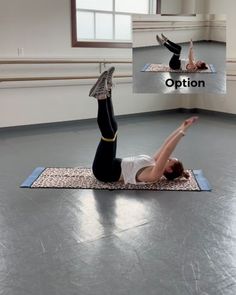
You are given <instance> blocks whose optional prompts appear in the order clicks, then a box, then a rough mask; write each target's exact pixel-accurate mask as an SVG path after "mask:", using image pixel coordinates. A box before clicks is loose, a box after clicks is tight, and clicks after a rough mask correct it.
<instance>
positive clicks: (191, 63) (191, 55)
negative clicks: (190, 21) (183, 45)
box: [188, 39, 196, 69]
mask: <svg viewBox="0 0 236 295" xmlns="http://www.w3.org/2000/svg"><path fill="white" fill-rule="evenodd" d="M188 67H190V68H192V69H194V68H195V67H196V65H195V62H194V52H193V41H192V39H191V41H190V45H189V51H188Z"/></svg>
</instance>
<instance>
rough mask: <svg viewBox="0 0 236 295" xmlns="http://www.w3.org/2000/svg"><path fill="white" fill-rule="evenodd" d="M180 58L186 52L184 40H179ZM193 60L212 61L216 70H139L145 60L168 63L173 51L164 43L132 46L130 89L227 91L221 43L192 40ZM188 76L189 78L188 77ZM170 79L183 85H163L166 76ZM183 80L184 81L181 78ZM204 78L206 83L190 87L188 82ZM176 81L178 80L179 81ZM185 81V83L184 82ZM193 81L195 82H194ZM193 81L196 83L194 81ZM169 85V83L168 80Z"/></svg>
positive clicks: (155, 91) (222, 45)
mask: <svg viewBox="0 0 236 295" xmlns="http://www.w3.org/2000/svg"><path fill="white" fill-rule="evenodd" d="M181 46H182V52H181V58H184V59H186V58H187V56H188V47H189V45H188V44H187V43H184V44H181ZM194 52H195V57H196V60H198V59H200V60H204V61H206V62H207V63H209V64H213V65H214V67H215V69H216V73H211V74H208V73H204V74H201V73H195V74H194V73H191V74H182V73H156V72H141V70H142V68H143V66H144V65H145V64H146V63H154V64H155V63H164V64H168V63H169V60H170V57H171V56H172V54H171V53H170V52H169V51H168V50H167V49H166V48H165V47H163V46H152V47H143V48H133V90H134V92H136V93H171V94H179V93H182V94H189V93H219V94H224V93H226V77H225V60H226V46H225V44H224V43H217V42H196V43H195V44H194ZM188 78H189V80H188ZM167 79H172V80H173V81H174V82H175V81H180V82H182V86H181V87H179V88H177V89H175V86H172V87H168V86H166V80H167ZM184 80H185V81H186V82H183V81H184ZM192 81H196V82H197V85H198V82H199V81H204V83H205V87H202V84H203V83H202V82H201V83H200V87H193V86H194V84H193V86H191V84H190V87H187V86H188V83H191V82H192ZM178 83H179V82H178ZM184 83H185V84H186V85H184ZM194 83H195V82H194ZM195 84H196V83H195ZM169 85H171V84H169ZM185 86H186V87H185Z"/></svg>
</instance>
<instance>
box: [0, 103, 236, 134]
mask: <svg viewBox="0 0 236 295" xmlns="http://www.w3.org/2000/svg"><path fill="white" fill-rule="evenodd" d="M176 113H179V114H203V115H208V116H209V115H210V116H214V117H215V118H225V119H233V120H236V114H232V113H225V112H219V111H212V110H205V109H200V108H191V109H187V108H176V109H169V110H160V111H153V112H144V113H135V114H128V115H118V116H116V117H117V119H118V120H119V119H126V118H137V117H140V116H142V117H151V116H153V117H154V116H157V115H166V114H176ZM95 122H96V118H91V119H82V120H72V121H63V122H51V123H39V124H33V125H21V126H9V127H0V133H4V132H9V131H14V132H15V131H24V130H25V131H26V130H27V131H29V130H35V129H45V128H48V127H50V128H53V127H55V128H58V127H69V126H75V125H78V124H79V125H80V126H88V125H93V124H94V123H95Z"/></svg>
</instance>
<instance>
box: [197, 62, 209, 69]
mask: <svg viewBox="0 0 236 295" xmlns="http://www.w3.org/2000/svg"><path fill="white" fill-rule="evenodd" d="M197 68H198V69H199V70H206V69H208V67H207V65H206V63H205V62H202V63H201V65H200V66H197Z"/></svg>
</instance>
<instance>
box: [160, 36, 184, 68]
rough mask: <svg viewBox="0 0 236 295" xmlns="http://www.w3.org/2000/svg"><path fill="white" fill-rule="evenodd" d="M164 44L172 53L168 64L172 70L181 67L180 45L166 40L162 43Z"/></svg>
mask: <svg viewBox="0 0 236 295" xmlns="http://www.w3.org/2000/svg"><path fill="white" fill-rule="evenodd" d="M164 46H165V47H166V48H168V49H169V50H170V51H171V52H172V53H173V56H172V57H171V59H170V62H169V66H170V68H171V69H172V70H179V69H180V68H181V61H180V53H181V49H182V48H181V46H180V45H178V44H176V43H174V42H171V41H170V40H167V41H166V42H165V43H164Z"/></svg>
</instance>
